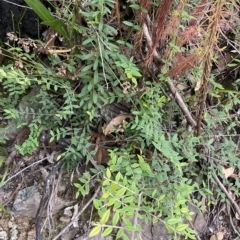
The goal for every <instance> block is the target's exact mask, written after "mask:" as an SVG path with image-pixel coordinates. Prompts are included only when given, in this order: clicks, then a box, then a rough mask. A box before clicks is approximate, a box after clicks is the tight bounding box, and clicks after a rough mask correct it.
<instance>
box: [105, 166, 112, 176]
mask: <svg viewBox="0 0 240 240" xmlns="http://www.w3.org/2000/svg"><path fill="white" fill-rule="evenodd" d="M106 176H107V178H111V172H110V169H109V168H107V170H106Z"/></svg>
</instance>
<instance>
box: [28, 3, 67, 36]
mask: <svg viewBox="0 0 240 240" xmlns="http://www.w3.org/2000/svg"><path fill="white" fill-rule="evenodd" d="M24 1H25V2H26V3H27V5H28V6H29V7H31V8H32V9H33V11H34V12H35V13H36V14H37V15H38V16H39V18H40V19H41V20H43V24H45V25H47V26H50V27H52V28H53V29H54V30H55V31H56V32H57V33H59V34H61V35H62V36H63V37H65V38H66V39H67V40H69V33H68V30H67V26H66V25H65V24H64V22H63V21H62V20H59V19H55V18H54V17H53V15H52V14H51V13H50V12H49V11H48V9H47V8H46V7H45V6H44V5H43V4H42V3H41V2H40V1H39V0H24Z"/></svg>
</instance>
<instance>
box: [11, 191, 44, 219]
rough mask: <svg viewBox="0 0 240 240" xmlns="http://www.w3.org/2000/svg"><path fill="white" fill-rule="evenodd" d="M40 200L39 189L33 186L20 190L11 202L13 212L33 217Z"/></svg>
mask: <svg viewBox="0 0 240 240" xmlns="http://www.w3.org/2000/svg"><path fill="white" fill-rule="evenodd" d="M40 201H41V196H40V193H39V191H38V190H37V188H36V187H35V186H31V187H27V188H24V189H22V190H20V191H19V192H18V193H17V195H16V197H15V200H14V203H13V208H12V211H13V214H15V215H21V216H26V217H35V215H36V213H37V210H38V206H39V204H40Z"/></svg>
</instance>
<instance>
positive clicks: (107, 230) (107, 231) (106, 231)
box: [102, 227, 113, 237]
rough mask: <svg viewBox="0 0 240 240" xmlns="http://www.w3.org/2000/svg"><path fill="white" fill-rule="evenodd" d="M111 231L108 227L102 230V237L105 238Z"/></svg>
mask: <svg viewBox="0 0 240 240" xmlns="http://www.w3.org/2000/svg"><path fill="white" fill-rule="evenodd" d="M112 231H113V228H112V227H108V228H106V229H105V230H104V232H103V233H102V236H103V237H105V236H108V235H110V234H111V232H112Z"/></svg>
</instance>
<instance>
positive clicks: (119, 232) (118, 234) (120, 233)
mask: <svg viewBox="0 0 240 240" xmlns="http://www.w3.org/2000/svg"><path fill="white" fill-rule="evenodd" d="M123 233H124V232H123V229H120V230H118V232H117V237H116V239H119V238H120V237H122V235H123Z"/></svg>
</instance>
